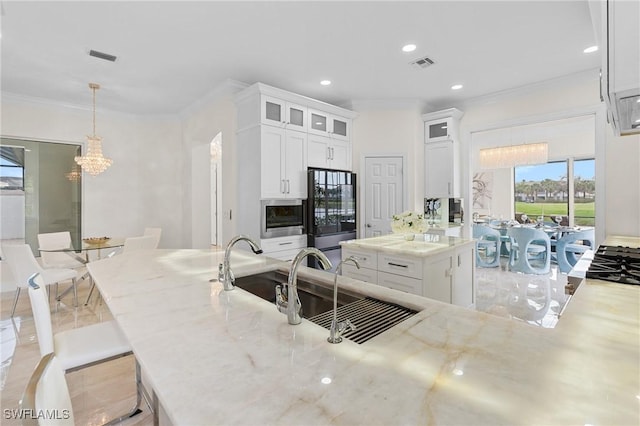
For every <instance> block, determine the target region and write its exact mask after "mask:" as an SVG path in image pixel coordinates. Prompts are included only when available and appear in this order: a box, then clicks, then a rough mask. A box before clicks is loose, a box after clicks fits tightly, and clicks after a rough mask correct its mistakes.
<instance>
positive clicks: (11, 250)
mask: <svg viewBox="0 0 640 426" xmlns="http://www.w3.org/2000/svg"><path fill="white" fill-rule="evenodd" d="M2 252H3V253H4V258H3V259H4V260H5V261H6V262H7V265H8V266H9V270H10V271H11V273H12V275H13V278H14V279H15V281H16V286H17V288H16V295H15V298H14V299H13V307H12V308H11V317H13V316H14V315H15V313H16V306H17V305H18V298H19V297H20V290H22V289H23V288H25V287H27V280H28V279H29V277H30V276H31V275H33V274H35V273H39V274H40V275H41V281H42V284H43V285H45V286H49V285H55V286H56V290H55V299H56V301H57V300H58V283H61V282H64V281H69V280H70V281H71V285H72V286H73V297H74V304H75V306H77V305H78V292H77V288H76V279H77V277H78V272H77V271H76V270H74V269H68V268H56V269H44V268H43V267H42V266H40V264H39V263H38V261H37V260H36V258H35V256H34V255H33V251H31V246H29V244H6V245H4V246H2ZM47 308H48V305H47Z"/></svg>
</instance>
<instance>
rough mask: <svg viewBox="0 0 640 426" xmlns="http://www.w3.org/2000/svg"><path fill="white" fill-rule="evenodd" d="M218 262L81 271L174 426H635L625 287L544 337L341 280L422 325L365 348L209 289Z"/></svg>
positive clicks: (638, 355)
mask: <svg viewBox="0 0 640 426" xmlns="http://www.w3.org/2000/svg"><path fill="white" fill-rule="evenodd" d="M442 238H445V239H447V238H448V237H442ZM221 259H222V253H215V252H211V251H206V250H156V251H153V252H137V253H131V254H126V255H121V256H115V257H113V258H111V259H104V260H101V261H98V262H93V263H91V264H89V269H90V271H91V273H92V275H93V276H94V278H95V280H96V283H97V286H98V288H99V289H100V291H101V293H102V294H103V296H104V299H105V302H106V303H107V305H108V307H109V309H110V311H111V312H112V314H113V316H114V318H115V319H116V321H118V323H119V324H120V325H121V327H122V329H123V331H124V333H125V335H126V336H127V338H128V339H129V341H130V342H131V345H132V347H133V349H134V352H135V355H136V357H137V358H138V360H139V361H140V363H141V366H142V368H143V370H144V372H145V373H146V375H147V376H148V378H149V384H150V385H151V386H152V387H153V388H154V390H155V391H156V393H157V395H158V398H159V401H160V403H161V405H162V406H163V408H164V410H165V411H166V413H167V415H168V416H169V418H170V420H171V421H172V422H173V423H174V424H176V425H178V424H184V425H191V424H232V423H237V424H265V423H268V424H299V423H300V422H302V421H303V422H304V423H305V424H457V425H458V424H474V425H480V424H491V425H497V424H509V425H512V424H547V425H553V424H561V425H565V424H581V425H584V424H593V425H600V424H620V425H627V424H629V425H631V424H633V425H636V424H638V423H639V421H640V414H639V404H640V401H639V399H638V393H639V382H640V379H639V377H640V371H639V365H640V362H639V361H640V343H639V341H638V332H639V330H640V328H639V323H640V320H639V318H638V311H639V308H640V306H639V305H640V300H639V299H640V289H639V288H637V286H623V285H617V284H611V283H604V282H602V281H595V280H587V282H586V283H585V284H583V285H581V286H580V287H579V288H578V290H577V292H576V294H575V295H574V297H573V300H572V302H571V303H570V304H569V305H568V307H567V309H566V312H565V314H564V316H563V317H562V319H561V320H560V322H559V324H558V325H557V326H556V328H555V329H544V328H537V327H532V326H529V325H527V324H526V323H521V322H516V321H510V320H507V319H504V318H500V317H496V316H493V315H489V314H486V313H482V312H477V311H473V310H469V309H465V308H461V307H458V306H454V305H449V304H445V303H441V302H438V301H434V300H430V299H426V298H423V297H419V296H415V295H410V294H408V293H402V292H398V291H395V290H391V289H386V288H382V287H379V286H376V285H371V284H367V283H364V282H361V281H357V280H353V279H348V278H344V277H341V280H340V286H341V287H342V288H346V289H352V290H357V291H361V292H366V293H367V294H370V295H372V296H374V297H377V298H379V299H382V300H388V301H392V302H395V303H398V304H401V305H405V306H408V307H411V308H413V309H416V310H418V311H419V313H418V314H417V315H415V316H414V317H412V318H410V319H409V320H407V321H404V322H402V323H400V324H399V325H397V326H396V327H393V328H392V329H390V330H389V331H387V332H385V333H383V334H381V335H379V336H377V337H375V338H373V339H371V340H370V341H368V342H366V343H364V344H362V345H358V344H355V343H353V342H351V341H349V340H346V339H345V340H344V341H343V342H342V343H341V344H339V345H332V344H329V343H327V342H326V338H327V336H328V331H327V330H325V329H323V328H321V327H319V326H317V325H315V324H313V323H311V322H309V321H307V320H305V319H303V321H302V324H300V325H296V326H291V325H289V324H288V323H287V320H286V317H285V316H284V315H282V314H281V313H279V312H278V311H277V310H276V308H275V307H274V305H273V304H271V303H269V302H267V301H265V300H262V299H260V298H258V297H256V296H254V295H251V294H249V293H247V292H245V291H244V290H242V289H239V288H236V289H235V290H233V291H230V292H225V291H223V290H222V286H221V284H220V283H218V282H209V280H210V279H211V278H213V277H214V276H215V273H216V271H217V264H218V263H219V262H220V261H221ZM231 265H232V268H233V270H234V272H235V273H236V276H242V275H250V274H254V273H258V272H264V271H268V270H276V269H281V270H286V269H287V268H288V264H286V263H282V262H279V261H275V260H273V259H269V258H267V257H265V256H255V255H252V254H250V253H247V252H243V251H241V250H235V251H234V252H233V254H232V258H231ZM299 275H300V276H301V277H307V278H311V279H318V280H329V281H330V280H332V276H331V275H328V274H326V273H324V272H322V271H317V270H311V269H307V268H301V270H300V274H299Z"/></svg>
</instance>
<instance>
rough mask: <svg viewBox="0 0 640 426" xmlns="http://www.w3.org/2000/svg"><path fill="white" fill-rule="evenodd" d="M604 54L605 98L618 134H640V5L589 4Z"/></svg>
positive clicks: (602, 83)
mask: <svg viewBox="0 0 640 426" xmlns="http://www.w3.org/2000/svg"><path fill="white" fill-rule="evenodd" d="M589 8H590V11H591V18H592V21H593V22H594V23H595V30H596V37H597V39H598V44H599V45H600V50H601V51H602V69H601V76H600V79H601V81H600V90H601V97H602V99H603V100H604V101H605V103H606V104H607V110H608V118H609V122H610V123H611V125H612V126H613V130H614V132H615V134H616V135H622V136H624V135H632V134H640V25H638V18H639V17H640V2H638V1H637V0H636V1H622V0H606V1H602V2H589Z"/></svg>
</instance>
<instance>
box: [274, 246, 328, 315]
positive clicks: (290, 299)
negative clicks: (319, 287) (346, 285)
mask: <svg viewBox="0 0 640 426" xmlns="http://www.w3.org/2000/svg"><path fill="white" fill-rule="evenodd" d="M309 255H311V256H314V257H316V258H317V259H318V260H319V261H320V264H321V265H322V267H323V268H324V269H331V262H330V261H329V259H327V256H325V255H324V253H322V252H321V251H320V250H318V249H317V248H315V247H309V248H306V249H302V250H300V252H299V253H298V254H297V255H296V257H295V258H294V259H293V261H292V262H291V269H290V270H289V278H288V280H287V295H286V296H285V295H284V293H283V291H282V285H278V286H276V306H277V307H278V311H280V312H282V313H283V314H286V315H287V320H288V322H289V324H292V325H296V324H300V323H301V322H302V317H301V316H300V309H301V307H302V305H301V304H300V298H299V297H298V267H299V266H300V264H301V263H302V259H304V258H305V257H307V256H309Z"/></svg>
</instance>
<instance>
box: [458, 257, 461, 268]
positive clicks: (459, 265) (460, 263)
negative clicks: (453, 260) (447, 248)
mask: <svg viewBox="0 0 640 426" xmlns="http://www.w3.org/2000/svg"><path fill="white" fill-rule="evenodd" d="M460 265H461V263H460V255H458V266H460Z"/></svg>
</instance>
